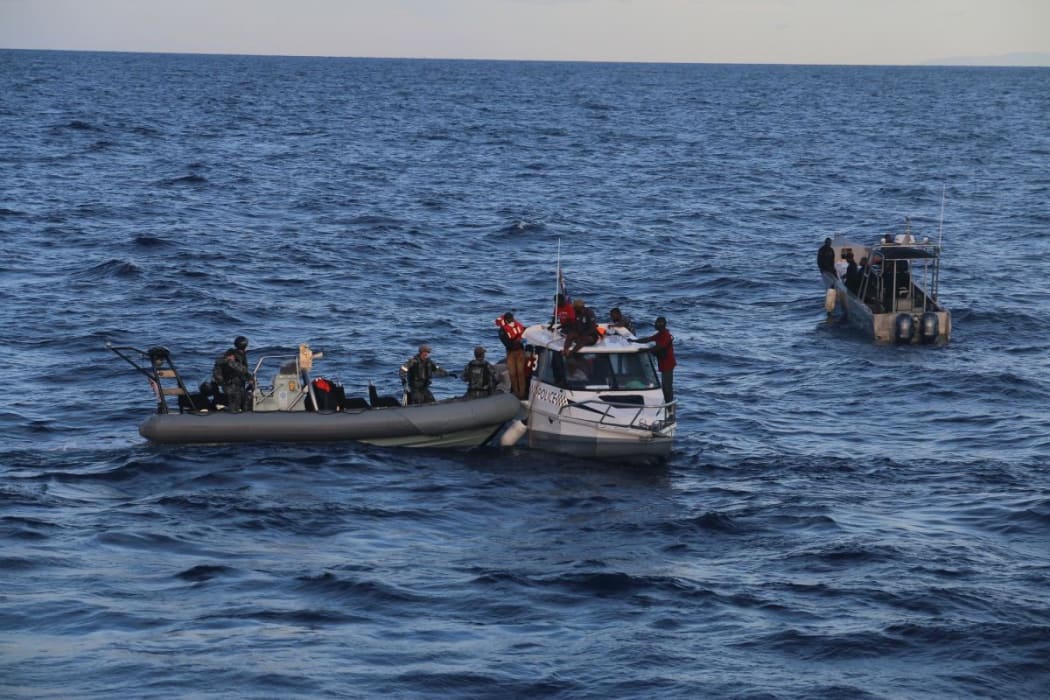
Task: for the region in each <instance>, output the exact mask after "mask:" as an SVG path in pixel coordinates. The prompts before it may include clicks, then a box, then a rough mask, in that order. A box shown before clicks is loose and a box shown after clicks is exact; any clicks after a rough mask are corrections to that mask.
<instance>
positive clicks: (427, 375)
mask: <svg viewBox="0 0 1050 700" xmlns="http://www.w3.org/2000/svg"><path fill="white" fill-rule="evenodd" d="M434 375H437V376H439V377H447V376H449V373H448V372H447V371H446V370H444V369H442V368H441V367H439V366H438V364H437V363H436V362H434V361H433V360H431V359H430V346H429V345H427V344H425V343H424V344H423V345H420V346H419V352H418V353H417V354H415V355H413V356H412V358H411V359H409V361H408V362H406V363H405V364H403V365H401V382H402V383H403V384H404V385H405V389H406V391H407V392H408V403H409V405H412V404H423V403H434V402H435V401H437V399H435V398H434V395H433V394H432V393H430V381H431V379H432V378H433V377H434Z"/></svg>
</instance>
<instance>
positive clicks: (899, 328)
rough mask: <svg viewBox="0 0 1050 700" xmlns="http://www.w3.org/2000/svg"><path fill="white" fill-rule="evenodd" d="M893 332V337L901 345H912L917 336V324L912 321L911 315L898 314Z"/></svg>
mask: <svg viewBox="0 0 1050 700" xmlns="http://www.w3.org/2000/svg"><path fill="white" fill-rule="evenodd" d="M893 330H894V334H893V337H894V338H895V339H896V340H897V342H898V343H900V344H901V345H906V344H907V343H910V342H911V339H912V338H913V337H914V336H915V322H914V321H913V320H912V317H911V314H906V313H905V314H897V318H896V320H895V321H894V322H893Z"/></svg>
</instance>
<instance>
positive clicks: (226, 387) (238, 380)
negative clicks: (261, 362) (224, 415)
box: [211, 348, 252, 413]
mask: <svg viewBox="0 0 1050 700" xmlns="http://www.w3.org/2000/svg"><path fill="white" fill-rule="evenodd" d="M211 376H212V381H213V382H214V383H215V385H216V386H221V387H222V391H223V394H225V399H226V410H227V411H229V412H230V413H240V412H241V411H243V410H244V388H245V384H246V383H247V382H248V381H249V380H251V378H252V374H251V372H249V371H248V368H247V367H245V366H244V365H242V364H241V363H240V361H239V360H238V359H237V349H236V348H230V349H229V350H227V351H226V352H224V353H223V355H222V357H220V358H219V359H218V360H216V361H215V366H214V367H213V368H212V372H211Z"/></svg>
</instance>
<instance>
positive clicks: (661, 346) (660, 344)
mask: <svg viewBox="0 0 1050 700" xmlns="http://www.w3.org/2000/svg"><path fill="white" fill-rule="evenodd" d="M653 326H655V327H656V333H653V334H652V335H650V336H648V337H646V338H637V339H635V340H633V341H632V342H635V343H653V344H654V350H655V352H656V366H657V368H658V369H659V370H660V384H661V385H662V387H663V390H664V401H666V402H667V403H671V401H673V400H674V368H675V364H677V363H676V362H675V359H674V336H672V335H671V332H670V331H668V330H667V319H666V318H664V317H663V316H657V318H656V321H655V323H653Z"/></svg>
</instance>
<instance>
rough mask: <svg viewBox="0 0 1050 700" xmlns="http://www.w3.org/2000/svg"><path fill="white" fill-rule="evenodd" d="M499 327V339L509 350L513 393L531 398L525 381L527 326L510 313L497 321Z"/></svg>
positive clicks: (508, 366)
mask: <svg viewBox="0 0 1050 700" xmlns="http://www.w3.org/2000/svg"><path fill="white" fill-rule="evenodd" d="M496 326H498V327H499V339H500V342H501V343H503V347H505V348H506V349H507V371H508V372H509V373H510V387H511V391H512V392H513V393H514V395H515V396H517V397H518V398H519V399H527V398H528V397H529V385H528V383H527V382H526V380H525V346H524V344H523V343H522V337H523V336H524V335H525V326H523V325H521V323H519V322H518V321H516V320H514V314H512V313H511V312H510V311H508V312H507V313H505V314H503V315H502V316H500V317H499V318H497V319H496Z"/></svg>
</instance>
